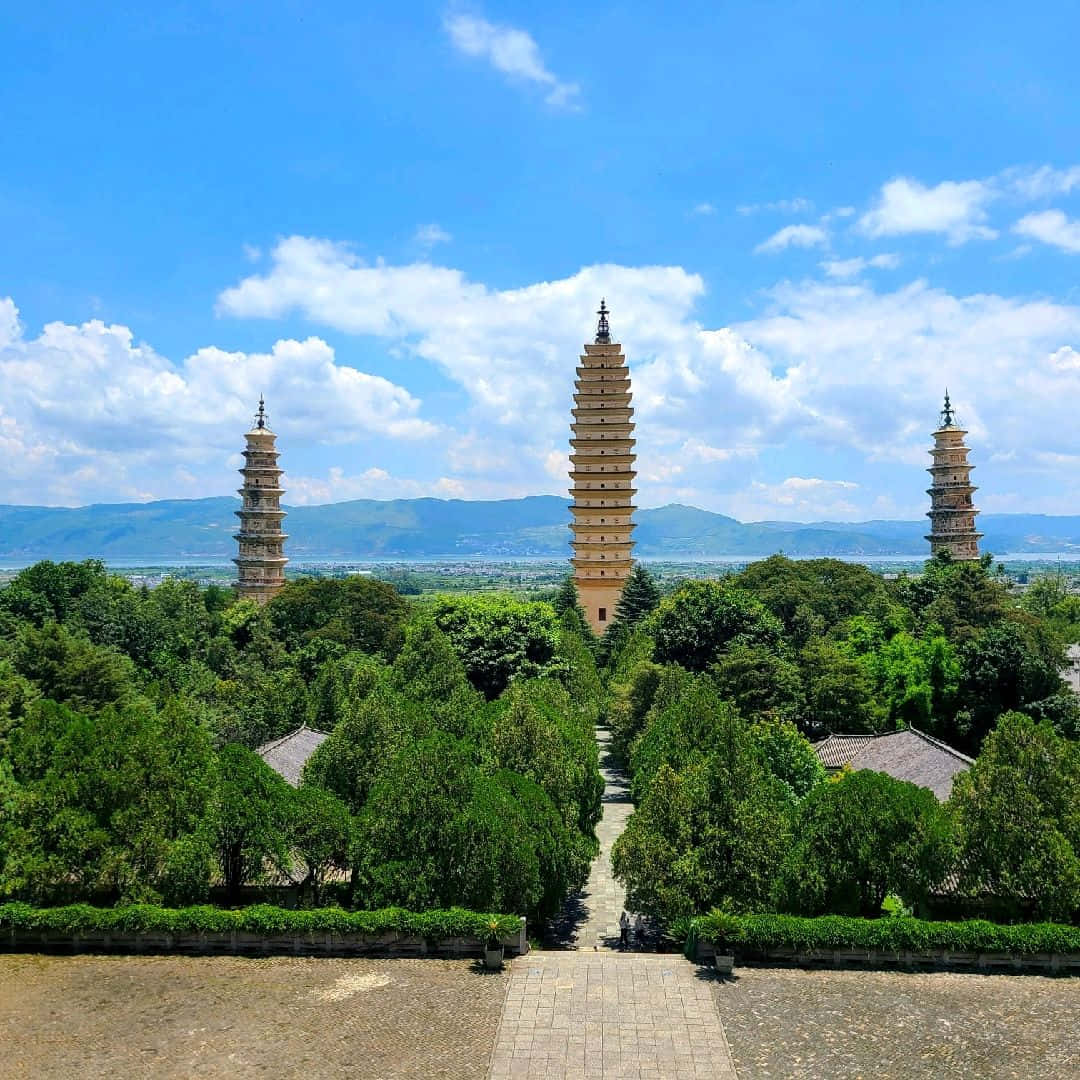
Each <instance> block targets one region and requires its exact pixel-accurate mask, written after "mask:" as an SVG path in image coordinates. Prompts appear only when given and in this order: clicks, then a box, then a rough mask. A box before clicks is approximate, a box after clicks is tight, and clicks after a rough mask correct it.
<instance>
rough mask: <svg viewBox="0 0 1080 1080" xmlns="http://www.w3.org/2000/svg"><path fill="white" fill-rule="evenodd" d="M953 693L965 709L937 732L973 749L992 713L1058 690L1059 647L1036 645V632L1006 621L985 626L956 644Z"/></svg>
mask: <svg viewBox="0 0 1080 1080" xmlns="http://www.w3.org/2000/svg"><path fill="white" fill-rule="evenodd" d="M960 662H961V669H962V672H963V674H962V676H961V679H960V690H959V697H960V700H961V701H962V702H963V704H964V708H965V710H966V712H965V713H964V714H963V715H961V716H959V717H958V718H957V720H956V722H955V723H954V725H952V729H951V730H950V729H949V728H946V729H945V730H944V731H943V735H944V736H945V737H947V738H950V739H951V740H952V741H954V742H955V743H956V744H957V745H959V746H960V747H961V748H964V749H970V750H975V751H977V750H978V748H979V745H980V744H981V742H982V740H983V738H984V737H985V736H986V734H987V732H989V731H990V730H992V728H993V726H994V724H995V723H996V721H997V718H998V717H999V716H1000V715H1001V714H1002V713H1006V712H1009V711H1011V710H1017V709H1020V710H1022V709H1025V708H1026V707H1027V706H1029V705H1032V704H1034V703H1035V702H1040V701H1043V700H1044V699H1045V698H1049V697H1052V696H1054V695H1055V694H1058V693H1059V692H1060V690H1061V678H1060V676H1059V675H1058V670H1059V666H1060V665H1061V663H1062V662H1063V657H1061V655H1060V647H1059V646H1057V645H1056V643H1055V642H1053V641H1047V642H1045V645H1044V647H1040V642H1039V640H1038V638H1037V636H1036V634H1035V633H1034V632H1033V631H1032V630H1030V629H1028V628H1026V627H1023V626H1021V625H1020V624H1019V623H1016V622H1012V621H1003V622H1001V623H999V624H997V625H995V626H991V627H988V628H987V629H986V630H984V631H983V632H982V633H980V634H979V635H977V636H975V637H972V638H970V639H969V640H968V641H966V642H965V644H964V645H963V646H962V647H961V649H960Z"/></svg>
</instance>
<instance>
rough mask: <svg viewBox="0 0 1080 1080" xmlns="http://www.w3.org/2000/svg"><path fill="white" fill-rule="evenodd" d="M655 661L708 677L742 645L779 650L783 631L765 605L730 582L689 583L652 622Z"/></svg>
mask: <svg viewBox="0 0 1080 1080" xmlns="http://www.w3.org/2000/svg"><path fill="white" fill-rule="evenodd" d="M649 627H650V632H651V634H652V637H653V639H654V641H655V643H656V646H655V654H654V655H655V659H656V660H657V661H658V662H659V663H661V664H667V663H675V664H681V665H682V666H683V667H685V668H688V669H690V670H691V671H704V670H705V669H706V668H708V667H709V666H710V665H711V664H714V663H715V662H716V661H717V660H718V659H719V658H720V655H721V653H723V652H724V650H725V649H727V648H729V647H730V646H731V645H732V644H733V643H735V642H736V641H737V642H738V643H739V644H744V645H761V646H764V647H765V648H772V649H777V648H779V647H780V645H781V643H782V641H783V627H782V626H781V624H780V622H779V620H778V619H777V618H776V617H775V616H774V615H772V614H770V613H769V612H768V611H766V610H765V607H764V605H763V604H762V603H761V601H760V600H757V599H756V598H755V597H753V596H751V595H750V594H749V593H747V592H744V591H742V590H741V589H737V588H735V587H734V586H733V585H731V584H730V583H728V582H725V581H689V582H687V583H686V584H685V585H683V586H681V587H680V588H679V589H677V590H676V591H675V592H674V593H672V594H671V595H670V596H668V597H666V598H665V599H664V600H663V601H662V602H661V604H660V606H659V607H658V608H657V609H656V612H655V613H654V614H653V616H652V617H651V619H650V620H649Z"/></svg>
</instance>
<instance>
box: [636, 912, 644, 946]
mask: <svg viewBox="0 0 1080 1080" xmlns="http://www.w3.org/2000/svg"><path fill="white" fill-rule="evenodd" d="M634 941H635V942H636V943H637V947H638V948H639V949H641V948H643V947H644V945H645V920H644V919H643V918H642V917H641V915H640V914H639V915H638V917H637V918H636V919H635V920H634Z"/></svg>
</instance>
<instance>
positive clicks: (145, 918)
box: [0, 903, 521, 939]
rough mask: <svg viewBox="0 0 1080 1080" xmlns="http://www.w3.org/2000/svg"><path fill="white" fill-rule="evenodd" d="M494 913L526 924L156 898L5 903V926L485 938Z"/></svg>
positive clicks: (458, 915) (1, 924) (439, 914)
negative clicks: (104, 903) (184, 903)
mask: <svg viewBox="0 0 1080 1080" xmlns="http://www.w3.org/2000/svg"><path fill="white" fill-rule="evenodd" d="M493 919H494V920H495V921H496V922H497V923H498V933H499V936H500V937H511V936H513V935H515V934H517V933H518V931H519V929H520V928H521V921H520V920H519V919H518V918H517V916H515V915H482V914H480V913H478V912H475V911H466V910H465V909H464V908H448V909H447V910H445V911H419V912H418V911H406V910H405V909H404V908H383V909H382V910H380V911H345V910H344V909H342V908H335V907H326V908H312V909H310V910H293V909H290V908H280V907H274V906H273V905H272V904H253V905H252V906H251V907H245V908H238V909H236V910H235V911H229V910H227V909H225V908H216V907H208V906H199V907H187V908H163V907H156V906H155V905H153V904H129V905H126V906H124V907H115V908H99V907H92V906H91V905H90V904H71V905H70V906H69V907H56V908H35V907H31V906H30V905H29V904H20V903H10V904H0V932H2V931H4V930H9V929H11V928H12V927H14V928H15V929H16V930H30V931H48V932H52V933H56V934H95V933H97V934H100V933H120V934H124V933H128V934H138V933H148V934H191V933H200V932H203V933H229V932H230V931H232V930H240V931H243V932H244V933H248V934H264V935H266V936H268V937H269V936H273V935H276V934H306V933H320V934H321V933H326V932H328V931H329V932H331V933H335V934H372V935H375V934H385V933H389V932H393V931H396V932H397V933H400V934H410V935H414V936H416V937H423V938H428V939H437V938H455V937H465V938H486V937H487V936H488V931H489V924H490V922H491V921H492V920H493Z"/></svg>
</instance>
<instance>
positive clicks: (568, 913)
mask: <svg viewBox="0 0 1080 1080" xmlns="http://www.w3.org/2000/svg"><path fill="white" fill-rule="evenodd" d="M596 741H597V743H598V744H599V746H600V772H601V774H602V775H603V777H604V804H603V816H602V817H601V818H600V822H599V824H598V825H597V826H596V837H597V839H598V840H599V841H600V853H599V854H598V855H597V857H596V858H595V859H594V860H593V864H592V866H591V867H590V869H589V880H588V881H587V882H586V883H585V887H584V888H583V889H581V890H580V891H579V892H577V893H575V894H574V895H573V896H571V897H570V898H569V899H568V901H567V904H566V909H565V910H564V912H563V916H562V918H561V919H559V920H558V921H557V922H556V924H555V925H554V926H553V927H552V931H551V944H552V945H554V946H555V947H556V948H571V949H573V948H577V949H593V948H594V947H595V948H602V947H609V948H610V947H613V946H618V943H619V915H620V914H621V913H622V909H623V903H624V902H625V893H624V892H623V888H622V886H621V885H620V884H619V883H618V882H617V881H616V880H615V877H614V875H613V874H612V873H611V849H612V848H613V847H614V846H615V841H616V840H617V839H618V837H619V835H620V834H621V833H622V831H623V829H624V828H626V820H627V818H629V817H630V814H631V813H632V812H633V809H634V804H633V803H632V802H631V801H630V784H629V781H628V780H627V778H626V774H625V773H624V772H623V771H622V769H620V768H619V766H618V764H617V763H616V761H615V759H614V757H613V756H612V754H611V749H610V744H611V732H609V731H608V730H607V729H606V728H597V729H596Z"/></svg>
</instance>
